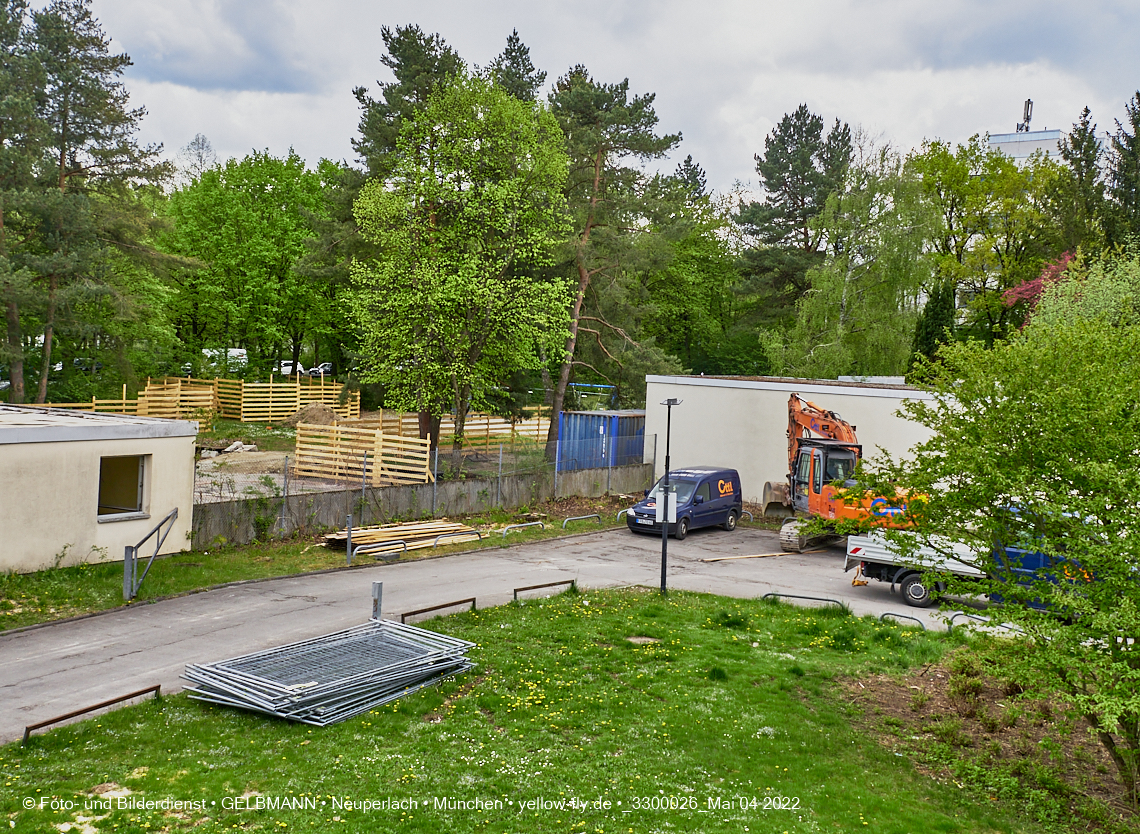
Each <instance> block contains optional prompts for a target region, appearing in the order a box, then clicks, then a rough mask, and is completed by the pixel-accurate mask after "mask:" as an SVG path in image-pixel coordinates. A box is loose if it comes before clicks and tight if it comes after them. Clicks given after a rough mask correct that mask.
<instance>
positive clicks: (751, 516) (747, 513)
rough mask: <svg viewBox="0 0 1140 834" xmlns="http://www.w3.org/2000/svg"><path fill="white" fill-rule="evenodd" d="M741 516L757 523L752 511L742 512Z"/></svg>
mask: <svg viewBox="0 0 1140 834" xmlns="http://www.w3.org/2000/svg"><path fill="white" fill-rule="evenodd" d="M740 514H741V515H746V516H748V520H749V521H753V522H754V521H756V518H755V517H754V516H753V515H752V512H751V511H750V510H741V511H740Z"/></svg>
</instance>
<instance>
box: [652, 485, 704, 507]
mask: <svg viewBox="0 0 1140 834" xmlns="http://www.w3.org/2000/svg"><path fill="white" fill-rule="evenodd" d="M664 480H665V479H664V478H662V479H661V480H660V481H658V482H657V483H656V484H654V486H653V489H651V490H649V495H648V496H646V497H647V498H648V499H650V500H656V499H657V496H658V495H660V494H661V484H662V482H663V481H664ZM696 486H697V485H696V484H695V483H693V482H692V481H677V480H673V479H670V481H669V491H670V492H675V493H676V494H677V506H678V507H683V506H684V505H685V504H687V503H689V499H690V498H692V497H693V490H694V489H695V488H696Z"/></svg>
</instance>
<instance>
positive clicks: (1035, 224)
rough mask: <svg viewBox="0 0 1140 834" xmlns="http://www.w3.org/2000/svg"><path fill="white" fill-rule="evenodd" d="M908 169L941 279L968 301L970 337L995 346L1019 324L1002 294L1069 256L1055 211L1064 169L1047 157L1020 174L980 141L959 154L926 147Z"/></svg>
mask: <svg viewBox="0 0 1140 834" xmlns="http://www.w3.org/2000/svg"><path fill="white" fill-rule="evenodd" d="M907 166H908V169H909V170H910V171H911V172H912V174H913V175H914V176H916V177H917V178H918V181H919V183H920V187H921V194H922V198H923V200H924V201H925V202H926V204H927V206H928V209H929V211H930V216H931V218H932V222H931V225H930V227H929V231H928V232H927V241H928V242H927V248H928V250H929V251H930V252H931V254H932V255H933V258H934V262H935V274H936V277H937V279H938V280H940V281H944V280H950V281H952V282H953V283H954V285H955V291H956V293H957V295H958V297H959V298H960V299H964V300H965V302H966V305H967V320H966V321H965V322H964V323H963V328H964V331H965V333H966V334H969V335H974V336H976V337H977V338H980V339H982V340H983V341H984V342H985V343H986V344H992V343H993V341H994V340H995V339H997V338H1000V337H1002V336H1004V335H1005V334H1006V333H1008V332H1009V331H1010V329H1011V328H1013V327H1016V326H1017V325H1018V324H1020V318H1019V316H1018V311H1017V310H1016V309H1015V308H1011V307H1010V306H1009V305H1007V304H1005V303H1004V301H1003V299H1002V295H1003V293H1004V292H1005V291H1006V290H1008V289H1009V288H1011V287H1015V286H1017V285H1018V284H1020V283H1022V282H1023V281H1026V280H1028V279H1031V278H1033V277H1035V276H1036V275H1037V274H1038V273H1039V272H1040V270H1041V265H1042V264H1043V263H1044V262H1045V261H1046V260H1047V259H1050V258H1055V257H1057V256H1058V255H1059V254H1060V253H1061V251H1062V250H1061V246H1062V240H1061V236H1060V231H1059V229H1058V227H1057V225H1056V222H1055V221H1056V218H1055V216H1054V214H1053V213H1052V211H1051V208H1050V205H1049V195H1050V193H1051V192H1052V191H1053V190H1054V188H1055V184H1056V181H1057V178H1058V177H1059V176H1061V174H1062V168H1061V166H1060V165H1059V164H1058V163H1056V162H1053V161H1052V160H1049V159H1047V158H1045V157H1043V156H1037V157H1034V158H1032V159H1030V160H1029V161H1028V162H1026V163H1025V164H1023V165H1022V166H1020V167H1019V166H1018V165H1017V164H1015V163H1014V162H1013V160H1012V159H1010V158H1009V157H1007V156H1004V155H1003V154H1002V153H1001V152H1000V151H998V150H996V149H994V148H990V147H988V146H987V145H986V143H985V141H984V140H983V139H982V137H980V136H974V137H972V138H971V139H970V141H968V142H966V143H965V144H962V145H958V146H957V147H955V148H951V147H950V146H949V145H948V144H946V143H944V142H926V143H924V144H923V146H922V149H921V150H920V151H919V152H917V153H915V154H912V155H911V157H910V158H909V159H908V160H907Z"/></svg>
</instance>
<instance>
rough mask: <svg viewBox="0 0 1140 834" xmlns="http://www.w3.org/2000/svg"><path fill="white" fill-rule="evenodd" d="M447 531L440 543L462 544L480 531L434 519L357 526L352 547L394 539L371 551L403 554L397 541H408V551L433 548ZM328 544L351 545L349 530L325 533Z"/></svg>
mask: <svg viewBox="0 0 1140 834" xmlns="http://www.w3.org/2000/svg"><path fill="white" fill-rule="evenodd" d="M445 534H456V535H448V536H447V538H445V539H442V540H441V541H440V545H445V544H459V543H461V542H473V541H478V539H479V534H478V533H476V532H475V530H474V528H472V527H468V526H467V525H466V524H460V523H458V522H455V521H447V520H446V519H435V520H432V521H405V522H403V523H401V524H381V525H379V526H377V527H353V528H352V546H353V548H357V547H359V546H360V545H362V544H376V545H383V544H386V543H388V542H391V543H392V544H391V547H383V548H377V550H375V551H371V552H373V553H375V554H383V553H403V552H404V547H403V545H400V544H397V543H396V542H401V541H403V542H406V543H407V545H408V550H419V549H420V548H424V547H432V546H433V545H434V544H435V541H436V539H437V538H438V537H439V536H442V535H445ZM325 544H326V545H327V546H328V547H335V548H338V549H341V550H343V549H344V548H345V547H346V545H347V544H348V532H347V531H346V530H338V531H337V532H335V533H329V534H328V535H327V536H325Z"/></svg>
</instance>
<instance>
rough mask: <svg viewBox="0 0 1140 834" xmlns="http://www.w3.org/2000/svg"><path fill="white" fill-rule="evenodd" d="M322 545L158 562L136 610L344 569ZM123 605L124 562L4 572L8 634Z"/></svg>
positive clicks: (554, 522)
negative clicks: (243, 584) (254, 582)
mask: <svg viewBox="0 0 1140 834" xmlns="http://www.w3.org/2000/svg"><path fill="white" fill-rule="evenodd" d="M612 507H613V500H612V499H608V498H598V499H588V498H575V499H563V500H561V501H559V502H556V503H554V504H548V505H542V506H541V507H539V509H541V510H542V511H544V512H547V513H549V514H550V515H549V517H548V518H547V519H546V525H547V527H546V529H545V530H542V529H540V528H538V527H531V528H527V529H525V530H512V531H511V532H510V533H508V534H507V536H506V537H505V538H504V537H503V536H502V534H501V533H491V534H490V535H485V536H484V538H483V540H482V541H481V542H472V543H466V544H454V545H446V544H444V543H442V542H441V543H440V547H438V548H435V549H431V548H429V549H424V550H414V551H411V552H410V553H409V554H408V555H407V556H406V557H404V558H406V559H422V558H425V557H428V556H438V555H441V554H446V553H456V552H460V551H468V550H474V549H479V548H499V547H504V546H509V545H512V544H518V543H520V542H528V541H538V540H541V539H547V538H554V537H557V536H562V535H570V534H572V533H583V532H588V531H591V530H598V529H608V528H613V527H619V526H623V525H624V524H625V520H624V519H623V520H622V521H620V522H618V521H615V519H614V515H615V512H616V511H615V510H613V509H612ZM559 512H561V516H562V517H565V516H573V515H583V514H585V513H592V512H597V513H598V514H599V515H601V517H602V520H601V523H600V524H595V523H594V522H592V521H578V522H574V523H573V524H572V525H571V526H570V527H569V528H568V529H566V530H562V529H561V525H562V517H560V516H559V515H558V513H559ZM453 520H462V521H463V522H464V523H467V524H471V525H473V526H481V525H483V526H486V525H504V524H511V523H516V522H518V521H519V519H518V518H517V517H516V515H515V514H513V513H510V512H503V511H493V512H490V513H485V514H483V515H480V516H475V517H467V518H463V519H453ZM744 523H747V522H744ZM320 542H323V538H320V539H316V540H314V539H308V540H288V541H276V542H269V543H266V544H257V543H254V544H249V545H243V546H241V547H233V546H222V547H212V546H208V547H207V548H205V549H203V550H193V551H188V552H186V553H180V554H177V555H174V556H169V557H163V558H161V559H156V560H155V561H154V564H153V566H152V567H151V570H150V573H149V574H147V577H146V580H145V581H144V582H143V585H142V589H141V591H140V593H139V596H138V598H137V599H136V600H135V602H133V603H132V605H138V604H140V603H145V602H146V601H147V600H154V599H157V598H160V597H165V596H171V595H174V594H185V593H190V592H193V591H197V590H201V589H203V588H208V587H211V586H213V585H221V584H224V583H226V582H237V581H240V580H246V579H267V578H271V577H277V576H289V575H292V574H297V573H304V572H306V571H317V570H328V569H331V568H342V567H344V566H345V564H346V557H345V552H344V551H343V550H333V549H329V548H325V547H323V546H321V545H320ZM362 559H363V561H361V560H358V561H357V564H375V562H374V561H373V560H372V559H371V557H368V556H364V557H362ZM122 605H124V602H123V563H122V562H110V563H104V564H82V565H76V566H74V567H67V568H53V569H49V570H42V571H37V572H35V573H27V574H19V573H0V631H4V630H6V629H11V628H19V627H20V626H26V625H32V624H35V623H42V622H47V621H49V620H58V619H62V618H64V617H71V616H75V615H77V614H88V613H91V612H93V611H104V610H107V609H109V608H117V607H119V606H122Z"/></svg>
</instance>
